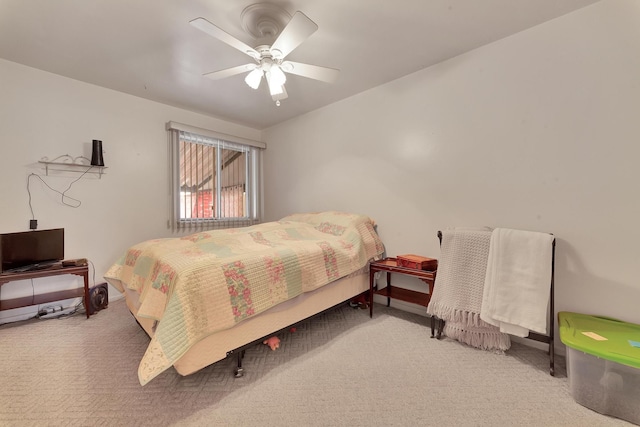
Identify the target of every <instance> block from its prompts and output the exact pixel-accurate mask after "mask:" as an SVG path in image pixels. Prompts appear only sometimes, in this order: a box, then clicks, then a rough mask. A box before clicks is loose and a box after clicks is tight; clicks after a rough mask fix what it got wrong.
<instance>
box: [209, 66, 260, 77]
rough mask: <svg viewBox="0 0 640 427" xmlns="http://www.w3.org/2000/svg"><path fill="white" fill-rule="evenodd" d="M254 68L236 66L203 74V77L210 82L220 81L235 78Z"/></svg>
mask: <svg viewBox="0 0 640 427" xmlns="http://www.w3.org/2000/svg"><path fill="white" fill-rule="evenodd" d="M256 67H257V65H256V64H244V65H238V66H237V67H232V68H226V69H224V70H219V71H213V72H211V73H206V74H203V76H205V77H208V78H210V79H211V80H220V79H224V78H226V77H231V76H235V75H236V74H240V73H245V72H247V71H251V70H254V69H255V68H256Z"/></svg>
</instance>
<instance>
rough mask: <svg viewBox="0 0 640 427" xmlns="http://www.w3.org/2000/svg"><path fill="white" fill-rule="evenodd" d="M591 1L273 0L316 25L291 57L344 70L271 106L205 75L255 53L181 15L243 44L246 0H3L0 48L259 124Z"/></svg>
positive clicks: (65, 72) (291, 85)
mask: <svg viewBox="0 0 640 427" xmlns="http://www.w3.org/2000/svg"><path fill="white" fill-rule="evenodd" d="M596 1H597V0H482V1H480V0H399V1H398V0H397V1H392V0H290V1H283V0H271V1H270V3H273V4H277V5H279V6H281V7H283V8H284V9H285V10H286V11H287V12H289V14H291V15H293V13H294V12H296V11H297V10H300V11H302V12H303V13H305V14H306V15H307V16H308V17H309V18H311V19H312V20H313V21H314V22H315V23H316V24H318V26H319V29H318V31H317V32H316V33H314V34H313V35H312V36H311V37H310V38H309V39H307V40H306V41H305V42H303V43H302V44H301V45H300V46H299V47H298V48H297V49H296V50H294V51H293V52H292V53H291V54H290V55H289V56H288V57H287V59H289V60H292V61H297V62H305V63H310V64H314V65H321V66H326V67H331V68H338V69H340V70H341V72H340V77H339V78H338V81H337V82H336V83H333V84H328V83H323V82H319V81H315V80H310V79H306V78H304V77H299V76H294V75H288V79H287V83H286V88H287V92H288V94H289V98H288V99H286V100H284V101H283V102H282V105H281V106H280V107H277V106H276V105H275V104H274V103H273V101H272V100H271V97H270V96H269V93H268V89H267V88H266V85H264V84H263V85H262V86H261V87H260V88H259V89H258V90H253V89H251V88H249V87H248V86H247V85H246V84H245V83H244V80H243V79H244V75H236V76H233V77H229V78H227V79H224V80H220V81H213V80H211V79H208V78H205V77H203V76H202V74H203V73H207V72H211V71H216V70H219V69H224V68H229V67H233V66H236V65H241V64H245V63H248V62H251V60H250V58H249V57H248V56H246V55H244V54H243V53H241V52H239V51H237V50H235V49H233V48H231V47H230V46H228V45H226V44H224V43H222V42H220V41H219V40H217V39H214V38H213V37H211V36H209V35H207V34H205V33H203V32H201V31H199V30H197V29H196V28H194V27H192V26H191V25H189V21H190V20H192V19H194V18H196V17H204V18H206V19H207V20H209V21H211V22H212V23H214V24H216V25H217V26H219V27H220V28H222V29H224V30H225V31H226V32H228V33H230V34H231V35H233V36H235V37H237V38H238V39H240V40H242V41H243V42H245V43H247V44H249V45H251V46H255V45H256V41H255V40H254V39H252V37H251V36H250V35H249V34H248V33H246V32H245V31H244V30H243V29H242V25H241V19H240V16H241V13H242V11H243V9H244V8H245V7H247V6H249V5H251V4H254V3H257V2H259V1H253V0H0V57H1V58H4V59H7V60H9V61H13V62H17V63H20V64H24V65H28V66H31V67H35V68H38V69H42V70H45V71H49V72H52V73H56V74H60V75H62V76H66V77H70V78H73V79H77V80H81V81H84V82H88V83H92V84H95V85H98V86H103V87H106V88H110V89H114V90H117V91H121V92H125V93H129V94H132V95H135V96H139V97H142V98H146V99H150V100H154V101H158V102H161V103H165V104H169V105H173V106H176V107H180V108H184V109H187V110H191V111H195V112H200V113H204V114H208V115H213V116H216V117H219V118H223V119H226V120H229V121H232V122H236V123H240V124H244V125H248V126H251V127H254V128H256V129H264V128H266V127H269V126H272V125H274V124H276V123H280V122H282V121H284V120H287V119H290V118H292V117H295V116H297V115H300V114H303V113H306V112H308V111H311V110H314V109H317V108H320V107H322V106H325V105H327V104H330V103H333V102H336V101H338V100H340V99H343V98H346V97H349V96H351V95H354V94H356V93H359V92H362V91H365V90H367V89H369V88H372V87H375V86H378V85H380V84H383V83H385V82H388V81H391V80H394V79H397V78H399V77H402V76H404V75H407V74H410V73H412V72H414V71H417V70H420V69H422V68H425V67H428V66H430V65H433V64H436V63H438V62H441V61H443V60H445V59H448V58H451V57H453V56H456V55H459V54H461V53H463V52H466V51H469V50H472V49H474V48H477V47H479V46H482V45H484V44H487V43H490V42H492V41H495V40H498V39H501V38H503V37H506V36H509V35H511V34H514V33H516V32H519V31H522V30H524V29H526V28H529V27H532V26H534V25H537V24H540V23H542V22H545V21H548V20H550V19H553V18H555V17H558V16H560V15H563V14H566V13H569V12H571V11H573V10H576V9H578V8H581V7H584V6H587V5H589V4H592V3H595V2H596Z"/></svg>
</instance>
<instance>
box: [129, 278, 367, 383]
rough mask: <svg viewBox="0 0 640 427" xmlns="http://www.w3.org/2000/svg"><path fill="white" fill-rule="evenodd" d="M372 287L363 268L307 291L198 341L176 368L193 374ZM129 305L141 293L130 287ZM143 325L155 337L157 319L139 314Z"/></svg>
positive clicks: (134, 305) (132, 308) (131, 307)
mask: <svg viewBox="0 0 640 427" xmlns="http://www.w3.org/2000/svg"><path fill="white" fill-rule="evenodd" d="M368 289H369V275H368V273H367V271H364V270H361V271H359V272H358V273H354V274H351V275H349V276H347V277H345V278H342V279H339V280H336V281H334V282H332V283H330V284H328V285H325V286H323V287H321V288H319V289H316V290H315V291H313V292H308V293H304V294H302V295H299V296H297V297H296V298H293V299H291V300H289V301H286V302H283V303H281V304H279V305H277V306H276V307H273V308H271V309H269V310H267V311H265V312H263V313H261V314H259V315H257V316H254V317H252V318H249V319H246V320H244V321H243V322H241V323H239V324H237V325H236V326H234V327H233V328H231V329H225V330H222V331H219V332H217V333H215V334H213V335H210V336H208V337H206V338H204V339H202V340H201V341H199V342H197V343H196V344H194V345H193V346H192V347H191V348H190V349H189V351H188V352H187V353H185V354H184V355H183V356H182V357H181V358H180V359H178V360H177V361H176V362H175V363H174V365H173V367H174V368H175V370H176V371H177V372H178V373H179V374H180V375H189V374H192V373H194V372H196V371H198V370H200V369H202V368H204V367H206V366H208V365H210V364H212V363H215V362H218V361H220V360H222V359H224V358H225V357H227V354H228V353H229V352H231V351H233V350H236V349H238V348H240V347H242V346H244V345H246V344H249V343H252V342H254V341H256V340H258V339H261V338H263V337H265V336H267V335H269V334H272V333H274V332H276V331H279V330H280V329H283V328H286V327H288V326H290V325H292V324H294V323H297V322H300V321H302V320H304V319H306V318H308V317H311V316H313V315H314V314H317V313H320V312H322V311H324V310H326V309H328V308H331V307H333V306H335V305H336V304H339V303H341V302H343V301H347V300H349V299H351V298H353V297H355V296H356V295H359V294H361V293H363V292H365V291H367V290H368ZM125 298H126V301H127V306H128V307H129V310H130V311H131V312H132V313H136V312H137V308H138V306H139V301H138V294H137V293H136V292H135V291H132V290H129V289H127V290H126V292H125ZM134 317H136V320H137V321H138V323H139V324H140V326H141V327H142V328H143V329H144V330H145V331H146V332H147V334H148V335H149V336H150V337H152V336H153V335H154V332H155V324H156V321H154V320H152V319H148V318H142V317H138V316H135V315H134Z"/></svg>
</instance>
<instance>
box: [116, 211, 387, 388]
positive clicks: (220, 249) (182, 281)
mask: <svg viewBox="0 0 640 427" xmlns="http://www.w3.org/2000/svg"><path fill="white" fill-rule="evenodd" d="M383 251H384V247H383V245H382V242H381V241H380V239H379V237H378V235H377V233H376V232H375V230H374V224H373V221H372V220H371V219H370V218H368V217H367V216H364V215H358V214H349V213H342V212H321V213H311V214H295V215H290V216H287V217H285V218H282V219H281V220H280V221H276V222H269V223H264V224H259V225H255V226H251V227H243V228H233V229H222V230H215V231H205V232H200V233H196V234H192V235H189V236H185V237H179V238H164V239H155V240H149V241H146V242H142V243H140V244H137V245H135V246H132V247H131V248H129V250H127V251H126V252H125V253H124V254H123V255H122V257H121V258H120V259H119V260H118V261H117V262H116V263H115V264H114V265H113V266H112V267H111V268H110V269H109V271H108V272H107V273H106V274H105V279H106V280H107V281H108V282H109V283H111V284H112V285H113V286H115V287H116V288H117V289H119V290H120V291H121V292H124V289H125V288H128V289H132V290H135V291H136V292H137V293H138V294H139V300H140V306H139V308H138V309H137V312H136V313H135V314H136V315H137V316H140V317H145V318H151V319H155V320H157V321H158V323H157V327H156V330H155V334H154V336H153V337H152V339H151V342H150V344H149V347H148V348H147V351H146V353H145V355H144V356H143V358H142V361H141V363H140V366H139V369H138V377H139V380H140V383H141V384H142V385H144V384H146V383H148V382H149V381H150V380H152V379H153V378H154V377H155V376H157V375H158V374H160V373H161V372H163V371H164V370H166V369H167V368H169V367H170V366H172V365H173V363H175V361H177V360H178V359H179V358H180V357H181V356H182V355H184V354H185V353H186V352H187V351H188V349H189V348H190V347H191V346H192V345H193V344H195V343H197V342H198V341H200V340H201V339H203V338H205V337H206V336H209V335H211V334H213V333H215V332H216V331H220V330H223V329H228V328H231V327H233V326H234V325H235V324H237V323H238V322H241V321H243V320H244V319H247V318H249V317H251V316H255V315H257V314H259V313H261V312H263V311H265V310H268V309H269V308H271V307H274V306H276V305H277V304H279V303H281V302H284V301H286V300H288V299H291V298H294V297H296V296H298V295H300V294H302V293H303V292H309V291H313V290H315V289H317V288H319V287H321V286H323V285H325V284H327V283H330V282H332V281H334V280H337V279H339V278H341V277H344V276H346V275H348V274H350V273H352V272H354V271H357V270H358V269H361V268H363V267H365V266H366V265H367V263H368V261H369V260H370V259H372V258H375V257H377V256H379V255H381V254H382V252H383Z"/></svg>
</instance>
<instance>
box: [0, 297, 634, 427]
mask: <svg viewBox="0 0 640 427" xmlns="http://www.w3.org/2000/svg"><path fill="white" fill-rule="evenodd" d="M427 325H428V321H427V319H426V318H424V317H421V316H417V315H413V314H410V313H406V312H402V311H399V310H395V309H393V308H391V309H389V308H386V307H384V306H381V305H376V307H375V312H374V318H373V319H369V316H368V310H358V309H352V308H350V307H348V306H346V305H345V306H343V307H340V308H338V309H336V310H333V311H331V312H329V313H327V314H324V315H322V316H319V317H317V318H315V319H312V320H309V321H307V322H305V323H303V324H302V325H300V326H299V327H298V328H297V331H296V332H295V333H289V334H286V335H282V336H281V337H280V338H281V339H282V342H281V346H280V349H279V350H277V351H271V350H270V349H269V348H268V347H267V346H265V345H256V346H255V347H254V348H251V349H249V350H247V353H246V357H245V361H244V367H245V371H246V374H245V376H244V377H243V378H238V379H236V378H234V377H233V374H232V372H233V368H234V360H233V359H229V360H223V361H221V362H219V363H217V364H215V365H212V366H209V367H207V368H205V369H203V370H202V371H200V372H198V373H196V374H194V375H191V376H187V377H181V376H180V375H178V374H177V373H176V372H175V371H174V370H169V371H166V372H164V373H163V374H161V375H160V376H159V377H157V378H156V379H154V380H153V381H151V382H150V383H149V384H147V385H146V386H144V387H141V386H140V384H139V383H138V379H137V367H138V362H139V360H140V358H141V356H142V354H143V353H144V351H145V348H146V346H147V344H148V342H149V340H148V338H147V336H146V335H145V334H144V332H143V331H142V330H141V329H140V328H139V327H138V325H137V324H136V323H135V321H134V319H133V317H131V315H130V314H129V312H128V311H127V309H126V306H125V304H124V301H122V300H120V301H116V302H112V303H111V304H110V306H109V308H108V309H106V310H103V311H101V312H99V313H97V314H96V315H94V316H91V318H90V319H88V320H87V319H85V317H84V315H82V314H77V315H74V316H72V317H68V318H65V319H60V320H32V321H27V322H20V323H15V324H9V325H4V326H1V327H0V383H1V384H2V385H1V386H0V425H2V426H43V425H46V426H119V425H122V426H151V425H153V426H170V425H177V426H218V425H220V426H254V425H255V426H257V425H260V426H316V425H322V426H343V425H344V426H365V425H366V426H371V425H375V426H394V425H395V426H409V425H412V426H413V425H418V426H515V425H518V426H622V425H631V424H629V423H626V422H624V421H621V420H617V419H615V418H611V417H607V416H604V415H600V414H598V413H596V412H593V411H591V410H589V409H587V408H584V407H582V406H580V405H579V404H577V403H575V401H574V400H573V398H572V397H571V396H570V394H569V390H568V382H567V377H566V370H565V367H564V359H562V358H558V359H557V361H556V367H557V369H556V372H557V373H556V377H551V376H550V375H549V373H548V358H547V355H546V354H545V352H544V351H541V350H537V349H533V348H530V347H528V346H525V345H522V344H518V343H514V345H513V347H512V349H511V350H509V352H508V353H507V354H506V355H499V354H493V353H489V352H483V351H479V350H475V349H472V348H469V347H466V346H463V345H461V344H459V343H457V342H455V341H451V340H448V339H444V340H441V341H437V340H434V339H430V338H429V334H430V331H429V328H428V326H427Z"/></svg>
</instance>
